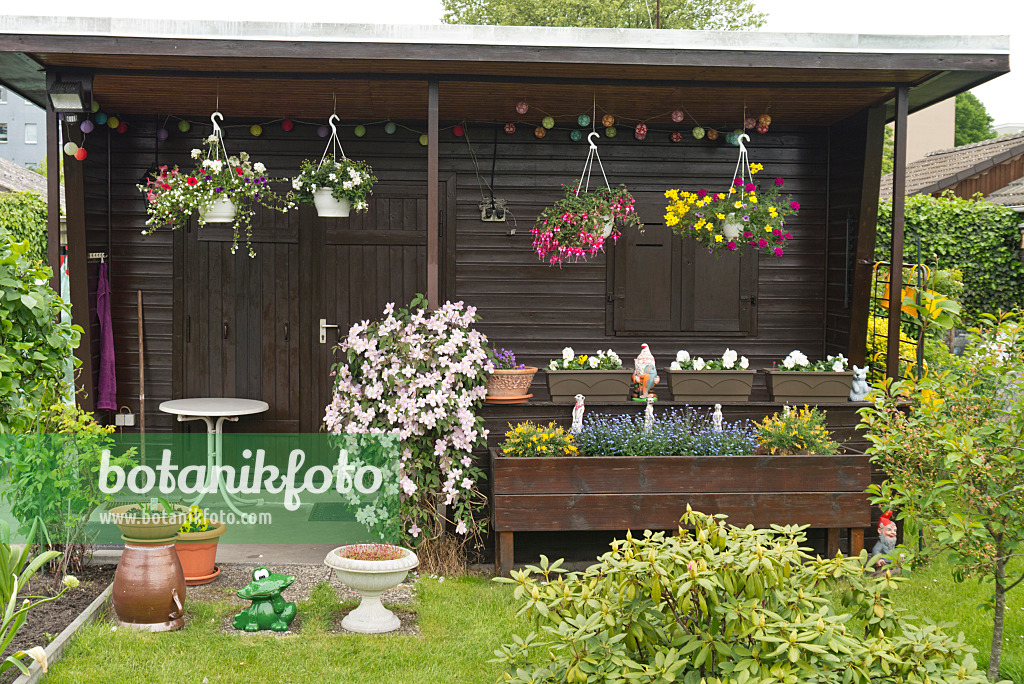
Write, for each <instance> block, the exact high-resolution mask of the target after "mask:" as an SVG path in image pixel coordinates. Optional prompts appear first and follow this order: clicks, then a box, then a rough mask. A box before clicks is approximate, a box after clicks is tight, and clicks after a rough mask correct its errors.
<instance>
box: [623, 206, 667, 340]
mask: <svg viewBox="0 0 1024 684" xmlns="http://www.w3.org/2000/svg"><path fill="white" fill-rule="evenodd" d="M679 261H680V253H679V240H678V239H674V238H673V236H672V232H671V231H670V230H669V229H668V228H666V227H665V226H650V225H649V226H647V227H646V228H645V229H644V232H643V233H641V232H640V231H637V230H633V229H630V230H627V231H626V232H625V233H624V234H623V236H622V237H621V238H619V242H618V244H617V245H616V246H615V289H614V291H613V293H612V296H613V299H614V302H615V306H614V310H615V314H614V315H615V331H616V332H620V333H623V332H673V331H676V330H679V326H680V320H679V311H680V307H679V302H680V291H679V290H680V287H679V285H680V283H679V268H678V264H679Z"/></svg>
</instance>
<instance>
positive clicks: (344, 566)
mask: <svg viewBox="0 0 1024 684" xmlns="http://www.w3.org/2000/svg"><path fill="white" fill-rule="evenodd" d="M381 546H384V547H385V548H388V549H395V550H397V551H398V552H400V553H401V554H402V555H401V556H400V557H399V558H393V559H390V560H359V559H356V558H345V557H344V556H343V555H342V554H349V553H350V552H351V551H352V550H359V549H367V548H369V547H381ZM371 555H372V554H371ZM324 564H326V565H327V566H328V567H331V568H334V572H335V573H336V574H337V575H338V579H340V580H341V581H342V582H343V583H345V584H346V585H348V586H349V587H351V588H352V589H354V590H355V591H356V592H358V593H359V595H360V596H361V597H362V600H361V601H360V602H359V605H358V606H357V607H356V608H355V610H353V611H352V612H351V613H349V614H348V615H346V616H345V619H344V620H342V621H341V626H342V627H344V628H345V629H347V630H348V631H350V632H359V633H361V634H378V633H381V632H393V631H394V630H396V629H398V628H399V627H400V626H401V622H400V621H399V619H398V616H397V615H395V614H394V613H392V612H391V611H390V610H388V609H387V608H385V607H384V606H383V605H382V604H381V602H380V595H381V594H382V593H384V592H385V591H387V590H388V589H392V588H394V587H396V586H398V585H399V584H400V583H401V582H402V580H404V579H405V577H406V575H408V574H409V571H410V570H412V569H413V568H415V567H417V566H418V565H419V564H420V561H419V559H418V558H417V557H416V554H415V553H413V551H412V550H410V549H406V548H404V547H401V546H390V545H380V544H353V545H350V546H339V547H338V548H336V549H334V550H333V551H331V552H330V553H328V554H327V557H326V558H325V559H324Z"/></svg>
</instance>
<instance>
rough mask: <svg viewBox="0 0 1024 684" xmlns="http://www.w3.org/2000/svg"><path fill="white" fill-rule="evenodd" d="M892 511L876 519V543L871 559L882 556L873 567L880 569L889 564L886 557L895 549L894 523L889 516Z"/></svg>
mask: <svg viewBox="0 0 1024 684" xmlns="http://www.w3.org/2000/svg"><path fill="white" fill-rule="evenodd" d="M891 515H892V511H886V512H885V513H883V514H882V517H881V518H879V519H878V541H877V542H875V545H874V547H872V549H871V557H872V558H874V557H875V556H883V557H882V558H879V559H878V560H877V561H875V567H882V566H884V565H888V564H889V559H888V558H885V557H884V556H888V555H889V554H890V553H892V552H893V550H894V549H895V548H896V523H895V522H893V521H892V520H891V519H890V517H889V516H891Z"/></svg>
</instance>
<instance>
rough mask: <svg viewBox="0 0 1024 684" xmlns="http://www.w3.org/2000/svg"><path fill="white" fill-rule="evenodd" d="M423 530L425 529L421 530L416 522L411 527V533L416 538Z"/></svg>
mask: <svg viewBox="0 0 1024 684" xmlns="http://www.w3.org/2000/svg"><path fill="white" fill-rule="evenodd" d="M422 531H423V530H421V529H420V526H419V525H417V524H416V523H413V524H412V527H410V528H409V534H411V535H412V537H413V539H415V538H416V537H418V536H420V532H422Z"/></svg>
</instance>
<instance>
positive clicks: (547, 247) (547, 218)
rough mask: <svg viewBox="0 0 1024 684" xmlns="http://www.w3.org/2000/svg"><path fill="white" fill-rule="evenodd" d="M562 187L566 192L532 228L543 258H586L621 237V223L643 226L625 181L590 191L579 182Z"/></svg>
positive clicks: (551, 260) (553, 260)
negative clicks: (623, 183)
mask: <svg viewBox="0 0 1024 684" xmlns="http://www.w3.org/2000/svg"><path fill="white" fill-rule="evenodd" d="M563 187H564V190H565V196H564V197H562V199H560V200H558V201H557V202H555V203H554V204H553V205H551V206H550V207H547V208H546V209H544V211H542V212H541V214H540V216H538V217H537V222H536V224H534V227H533V228H532V229H531V230H530V232H531V233H532V234H533V249H534V251H535V252H536V253H537V256H538V257H540V260H541V261H546V262H547V263H548V264H552V265H553V264H559V265H561V264H562V262H564V261H579V260H581V259H582V260H583V261H586V260H587V259H588V258H589V257H592V256H595V255H596V254H598V253H599V252H603V251H604V246H605V242H606V241H608V240H611V241H612V242H613V243H614V242H616V241H617V240H618V239H619V236H620V235H622V233H621V232H620V231H619V225H621V226H623V227H625V226H636V227H638V228H643V224H642V223H640V219H639V217H637V215H636V208H635V200H634V199H633V196H632V195H631V194H629V191H628V190H627V189H626V186H625V185H620V186H619V187H618V188H615V189H612V188H610V187H604V188H597V189H595V190H590V191H583V190H581V188H580V187H579V184H576V185H573V186H568V185H566V186H563ZM616 224H618V225H616Z"/></svg>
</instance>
